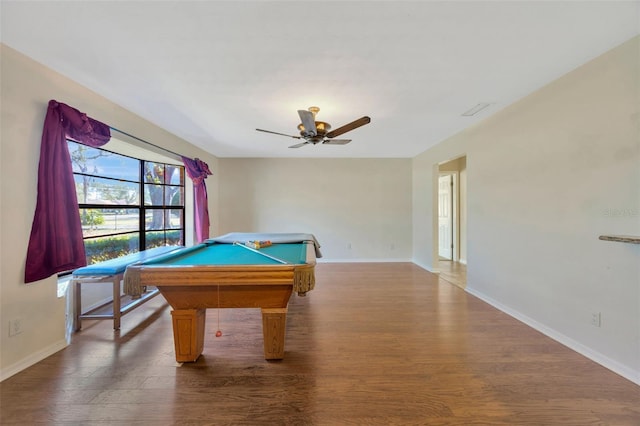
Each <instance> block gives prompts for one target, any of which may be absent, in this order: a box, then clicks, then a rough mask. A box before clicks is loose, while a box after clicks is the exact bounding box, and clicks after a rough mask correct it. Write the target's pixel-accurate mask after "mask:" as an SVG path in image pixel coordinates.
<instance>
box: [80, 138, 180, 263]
mask: <svg viewBox="0 0 640 426" xmlns="http://www.w3.org/2000/svg"><path fill="white" fill-rule="evenodd" d="M68 146H69V154H70V156H71V162H72V165H73V174H74V179H75V183H76V193H77V196H78V207H79V209H80V220H81V222H82V232H83V237H84V245H85V250H86V253H87V264H89V265H91V264H93V263H97V262H102V261H104V260H108V259H113V258H115V257H120V256H124V255H126V254H128V253H134V252H137V251H140V250H145V249H149V248H152V247H158V246H163V245H173V244H175V245H183V244H184V236H185V214H184V208H185V207H184V206H185V171H184V167H183V166H179V165H174V164H167V163H162V162H156V161H146V160H142V159H137V158H133V157H129V156H126V155H122V154H117V153H114V152H111V151H107V150H104V149H100V148H92V147H89V146H86V145H82V144H80V143H77V142H74V141H71V140H69V141H68Z"/></svg>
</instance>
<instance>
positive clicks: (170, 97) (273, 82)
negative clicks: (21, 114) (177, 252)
mask: <svg viewBox="0 0 640 426" xmlns="http://www.w3.org/2000/svg"><path fill="white" fill-rule="evenodd" d="M0 7H1V15H2V27H1V39H2V42H3V43H5V44H6V45H8V46H10V47H12V48H14V49H16V50H18V51H21V52H22V53H24V54H26V55H27V56H30V57H31V58H33V59H35V60H36V61H38V62H41V63H43V64H45V65H47V66H49V67H50V68H52V69H54V70H56V71H58V72H60V73H62V74H64V75H66V76H68V77H70V78H71V79H73V80H75V81H77V82H79V83H80V84H82V85H84V86H86V87H88V88H90V89H92V90H93V91H95V92H97V93H99V94H101V95H102V96H104V97H106V98H108V99H110V100H112V101H113V102H115V103H117V104H119V105H121V106H123V107H124V108H126V109H128V110H130V111H132V112H134V113H136V114H138V115H140V116H142V117H144V118H145V119H147V120H149V121H151V122H153V123H155V124H156V125H158V126H160V127H162V128H164V129H166V130H168V131H170V132H172V133H174V134H176V135H178V136H180V137H181V138H184V139H186V140H188V141H190V142H192V143H193V144H195V145H198V146H200V147H202V148H203V149H205V150H207V151H209V152H211V153H212V154H214V155H217V156H220V157H413V156H415V155H417V154H419V153H421V152H423V151H425V150H426V149H428V148H429V147H431V146H433V145H435V144H437V143H439V142H441V141H442V140H444V139H445V138H447V137H449V136H451V135H453V134H455V133H457V132H459V131H461V130H463V129H464V128H466V127H468V126H470V125H472V124H474V123H476V122H478V121H479V120H482V119H485V118H486V117H488V116H489V115H491V114H493V113H495V112H496V111H498V110H500V109H502V108H504V107H505V106H507V105H509V104H511V103H513V102H514V101H516V100H518V99H520V98H522V97H523V96H525V95H527V94H529V93H531V92H533V91H535V90H536V89H538V88H540V87H542V86H543V85H545V84H547V83H549V82H550V81H552V80H554V79H556V78H558V77H560V76H561V75H563V74H565V73H567V72H569V71H571V70H572V69H574V68H576V67H578V66H579V65H581V64H583V63H585V62H587V61H589V60H590V59H592V58H594V57H596V56H598V55H600V54H602V53H604V52H605V51H607V50H609V49H611V48H613V47H615V46H616V45H618V44H620V43H622V42H624V41H626V40H628V39H629V38H631V37H633V36H635V35H637V34H638V33H639V32H640V2H639V1H626V2H618V1H590V2H583V1H564V2H559V1H534V2H522V1H446V2H445V1H413V2H400V1H389V2H381V1H376V2H370V1H353V2H342V1H320V2H310V1H298V2H293V1H289V2H276V1H251V2H249V1H236V2H231V1H228V2H227V1H224V2H223V1H192V2H191V1H190V2H187V1H157V2H151V1H135V2H132V1H115V0H114V1H105V2H97V1H81V2H72V1H44V2H34V1H9V0H2V2H1V6H0ZM50 95H51V97H52V98H55V97H56V94H55V93H51V94H50ZM58 100H60V101H62V102H65V100H64V99H58ZM480 102H487V103H490V104H491V105H490V107H489V108H487V109H485V110H484V111H482V112H480V113H479V114H477V115H476V116H474V117H463V116H461V114H462V113H463V112H465V111H467V110H468V109H470V108H472V107H474V106H475V105H476V104H478V103H480ZM312 105H317V106H319V107H320V108H321V111H320V113H319V115H318V118H317V119H318V120H322V121H327V122H329V123H331V124H332V126H333V127H334V128H337V127H339V126H341V125H344V124H346V123H348V122H351V121H353V120H355V119H357V118H359V117H361V116H364V115H368V116H370V117H371V124H369V125H366V126H364V127H361V128H359V129H356V130H353V131H352V132H349V133H347V134H345V135H343V136H340V138H350V139H352V140H353V142H351V143H350V144H349V145H344V146H339V145H316V146H311V145H307V146H304V147H302V148H299V149H289V148H287V147H288V146H289V145H292V144H294V143H297V142H298V141H297V140H294V139H291V138H287V137H283V136H277V135H271V134H267V133H260V132H256V131H255V128H262V129H268V130H273V131H276V132H281V133H286V134H290V135H295V134H297V133H296V126H297V124H298V123H299V118H298V114H297V112H296V111H297V110H298V109H306V108H308V107H309V106H312ZM87 112H88V113H89V114H90V111H87ZM95 118H96V119H98V120H99V119H100V117H95ZM108 124H109V123H108ZM122 130H125V131H128V130H129V129H122ZM137 136H140V137H144V135H137Z"/></svg>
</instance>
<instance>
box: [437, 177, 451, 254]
mask: <svg viewBox="0 0 640 426" xmlns="http://www.w3.org/2000/svg"><path fill="white" fill-rule="evenodd" d="M438 188H439V190H438V254H439V255H440V257H441V258H443V259H448V260H453V191H452V188H453V175H451V174H447V175H441V176H440V178H439V180H438Z"/></svg>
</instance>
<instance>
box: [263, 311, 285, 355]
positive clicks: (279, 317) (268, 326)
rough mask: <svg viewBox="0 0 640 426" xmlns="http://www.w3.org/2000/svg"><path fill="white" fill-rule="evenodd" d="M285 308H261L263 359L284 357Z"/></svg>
mask: <svg viewBox="0 0 640 426" xmlns="http://www.w3.org/2000/svg"><path fill="white" fill-rule="evenodd" d="M286 321H287V308H262V334H263V336H264V359H282V358H284V336H285V330H286V327H285V325H286Z"/></svg>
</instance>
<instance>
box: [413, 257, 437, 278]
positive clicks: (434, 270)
mask: <svg viewBox="0 0 640 426" xmlns="http://www.w3.org/2000/svg"><path fill="white" fill-rule="evenodd" d="M413 264H414V265H416V266H419V267H421V268H422V269H424V270H425V271H428V272H431V273H432V274H436V275H440V271H439V270H438V269H436V268H433V267H431V266H428V265H425V264H423V263H420V262H416V261H415V260H414V261H413Z"/></svg>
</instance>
